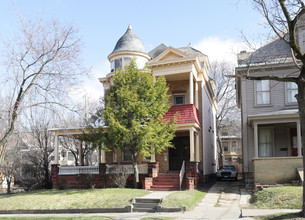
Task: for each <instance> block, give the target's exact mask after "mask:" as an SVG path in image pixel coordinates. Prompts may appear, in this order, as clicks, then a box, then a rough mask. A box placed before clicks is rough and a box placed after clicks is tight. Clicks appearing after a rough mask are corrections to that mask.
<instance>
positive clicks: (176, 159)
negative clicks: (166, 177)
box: [168, 136, 190, 170]
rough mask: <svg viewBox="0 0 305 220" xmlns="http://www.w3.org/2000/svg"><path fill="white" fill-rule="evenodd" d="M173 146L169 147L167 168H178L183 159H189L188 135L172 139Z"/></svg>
mask: <svg viewBox="0 0 305 220" xmlns="http://www.w3.org/2000/svg"><path fill="white" fill-rule="evenodd" d="M172 143H173V145H174V146H175V147H174V148H169V149H168V150H169V153H168V158H169V170H180V169H181V165H182V162H183V160H185V161H189V160H190V137H189V136H182V137H175V138H174V139H173V140H172Z"/></svg>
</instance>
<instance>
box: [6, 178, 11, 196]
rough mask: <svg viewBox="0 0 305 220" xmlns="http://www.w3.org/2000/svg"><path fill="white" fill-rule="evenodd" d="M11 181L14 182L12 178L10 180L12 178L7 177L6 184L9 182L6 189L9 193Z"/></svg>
mask: <svg viewBox="0 0 305 220" xmlns="http://www.w3.org/2000/svg"><path fill="white" fill-rule="evenodd" d="M11 183H12V180H10V178H9V177H8V178H6V184H7V189H6V193H7V194H10V193H11Z"/></svg>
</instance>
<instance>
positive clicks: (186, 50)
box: [148, 44, 206, 59]
mask: <svg viewBox="0 0 305 220" xmlns="http://www.w3.org/2000/svg"><path fill="white" fill-rule="evenodd" d="M169 48H172V49H175V50H177V51H180V52H182V53H183V54H184V55H185V56H192V57H194V56H206V55H205V54H204V53H202V52H201V51H199V50H197V49H195V48H193V47H191V46H187V47H180V48H174V47H167V46H166V45H165V44H160V45H159V46H157V47H156V48H155V49H153V50H151V51H150V52H149V53H148V55H149V56H150V57H151V58H152V59H155V58H156V57H158V56H159V55H160V54H161V53H163V52H164V51H165V50H167V49H169Z"/></svg>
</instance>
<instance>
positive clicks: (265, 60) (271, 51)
mask: <svg viewBox="0 0 305 220" xmlns="http://www.w3.org/2000/svg"><path fill="white" fill-rule="evenodd" d="M289 58H291V49H290V47H289V45H288V44H287V43H286V42H285V41H284V40H282V39H280V38H278V37H276V38H275V39H273V40H271V41H270V42H268V43H267V44H265V45H264V46H262V47H260V48H259V49H258V50H256V51H255V52H253V53H252V54H249V56H247V57H246V58H245V59H243V60H239V62H238V64H239V66H242V65H249V64H252V65H253V64H254V65H255V64H256V65H258V64H271V63H283V62H285V61H288V60H289V61H290V59H289Z"/></svg>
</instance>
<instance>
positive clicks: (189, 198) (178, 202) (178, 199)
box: [161, 189, 206, 210]
mask: <svg viewBox="0 0 305 220" xmlns="http://www.w3.org/2000/svg"><path fill="white" fill-rule="evenodd" d="M205 194H206V191H201V190H197V189H194V190H185V191H179V192H174V193H172V194H169V195H168V196H166V197H165V198H164V199H163V202H162V204H161V205H162V206H163V207H168V208H172V207H174V208H177V207H182V206H185V207H186V209H187V210H191V209H193V208H194V207H195V206H196V204H197V203H198V202H199V201H200V200H201V199H202V198H203V197H204V195H205Z"/></svg>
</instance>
